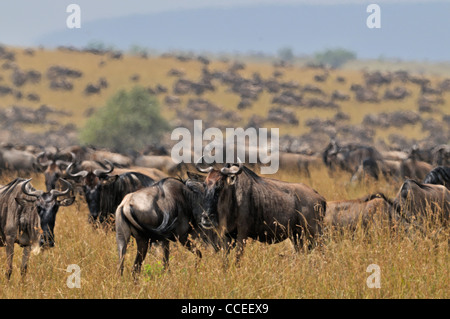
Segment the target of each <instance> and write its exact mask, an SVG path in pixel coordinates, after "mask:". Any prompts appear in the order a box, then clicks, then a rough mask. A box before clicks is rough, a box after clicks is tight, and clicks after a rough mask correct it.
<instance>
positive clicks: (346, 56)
mask: <svg viewBox="0 0 450 319" xmlns="http://www.w3.org/2000/svg"><path fill="white" fill-rule="evenodd" d="M314 58H315V60H316V62H317V63H320V64H328V65H330V66H331V67H333V68H338V67H340V66H341V65H343V64H344V63H346V62H347V61H350V60H354V59H356V53H354V52H352V51H348V50H345V49H328V50H325V51H322V52H317V53H316V54H315V55H314Z"/></svg>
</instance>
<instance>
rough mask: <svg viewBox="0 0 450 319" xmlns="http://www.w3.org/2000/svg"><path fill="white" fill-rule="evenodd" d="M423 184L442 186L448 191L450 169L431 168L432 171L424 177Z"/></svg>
mask: <svg viewBox="0 0 450 319" xmlns="http://www.w3.org/2000/svg"><path fill="white" fill-rule="evenodd" d="M423 183H424V184H437V185H444V186H445V187H447V189H450V167H449V166H438V167H435V168H433V170H432V171H431V172H429V173H428V174H427V176H425V178H424V179H423Z"/></svg>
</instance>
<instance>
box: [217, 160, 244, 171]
mask: <svg viewBox="0 0 450 319" xmlns="http://www.w3.org/2000/svg"><path fill="white" fill-rule="evenodd" d="M237 160H238V166H236V165H232V166H231V167H222V169H221V170H220V172H221V173H222V174H224V175H232V174H238V173H239V172H240V171H241V170H242V167H244V164H243V163H242V162H241V160H240V159H239V157H238V158H237Z"/></svg>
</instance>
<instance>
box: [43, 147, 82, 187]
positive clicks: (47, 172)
mask: <svg viewBox="0 0 450 319" xmlns="http://www.w3.org/2000/svg"><path fill="white" fill-rule="evenodd" d="M69 156H71V159H68V158H65V157H66V156H65V154H58V153H56V154H47V153H46V152H41V153H39V154H38V156H37V158H36V160H37V164H38V165H39V166H40V167H41V168H42V169H43V170H44V177H45V187H46V188H47V192H49V191H50V190H52V189H56V188H57V187H56V186H57V185H56V183H57V182H58V180H59V179H60V178H65V177H66V176H65V175H66V174H65V169H66V168H67V167H68V166H69V165H70V164H71V162H72V161H73V159H74V158H75V155H74V154H72V155H70V154H69Z"/></svg>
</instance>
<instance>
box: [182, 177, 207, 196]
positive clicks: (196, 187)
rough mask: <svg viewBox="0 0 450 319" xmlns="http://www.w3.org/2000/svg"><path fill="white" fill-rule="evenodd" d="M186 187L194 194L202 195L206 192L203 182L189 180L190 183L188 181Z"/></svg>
mask: <svg viewBox="0 0 450 319" xmlns="http://www.w3.org/2000/svg"><path fill="white" fill-rule="evenodd" d="M186 186H187V188H189V189H190V190H191V191H193V192H194V193H199V194H202V193H203V191H204V188H203V183H201V182H196V181H191V180H188V181H186Z"/></svg>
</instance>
